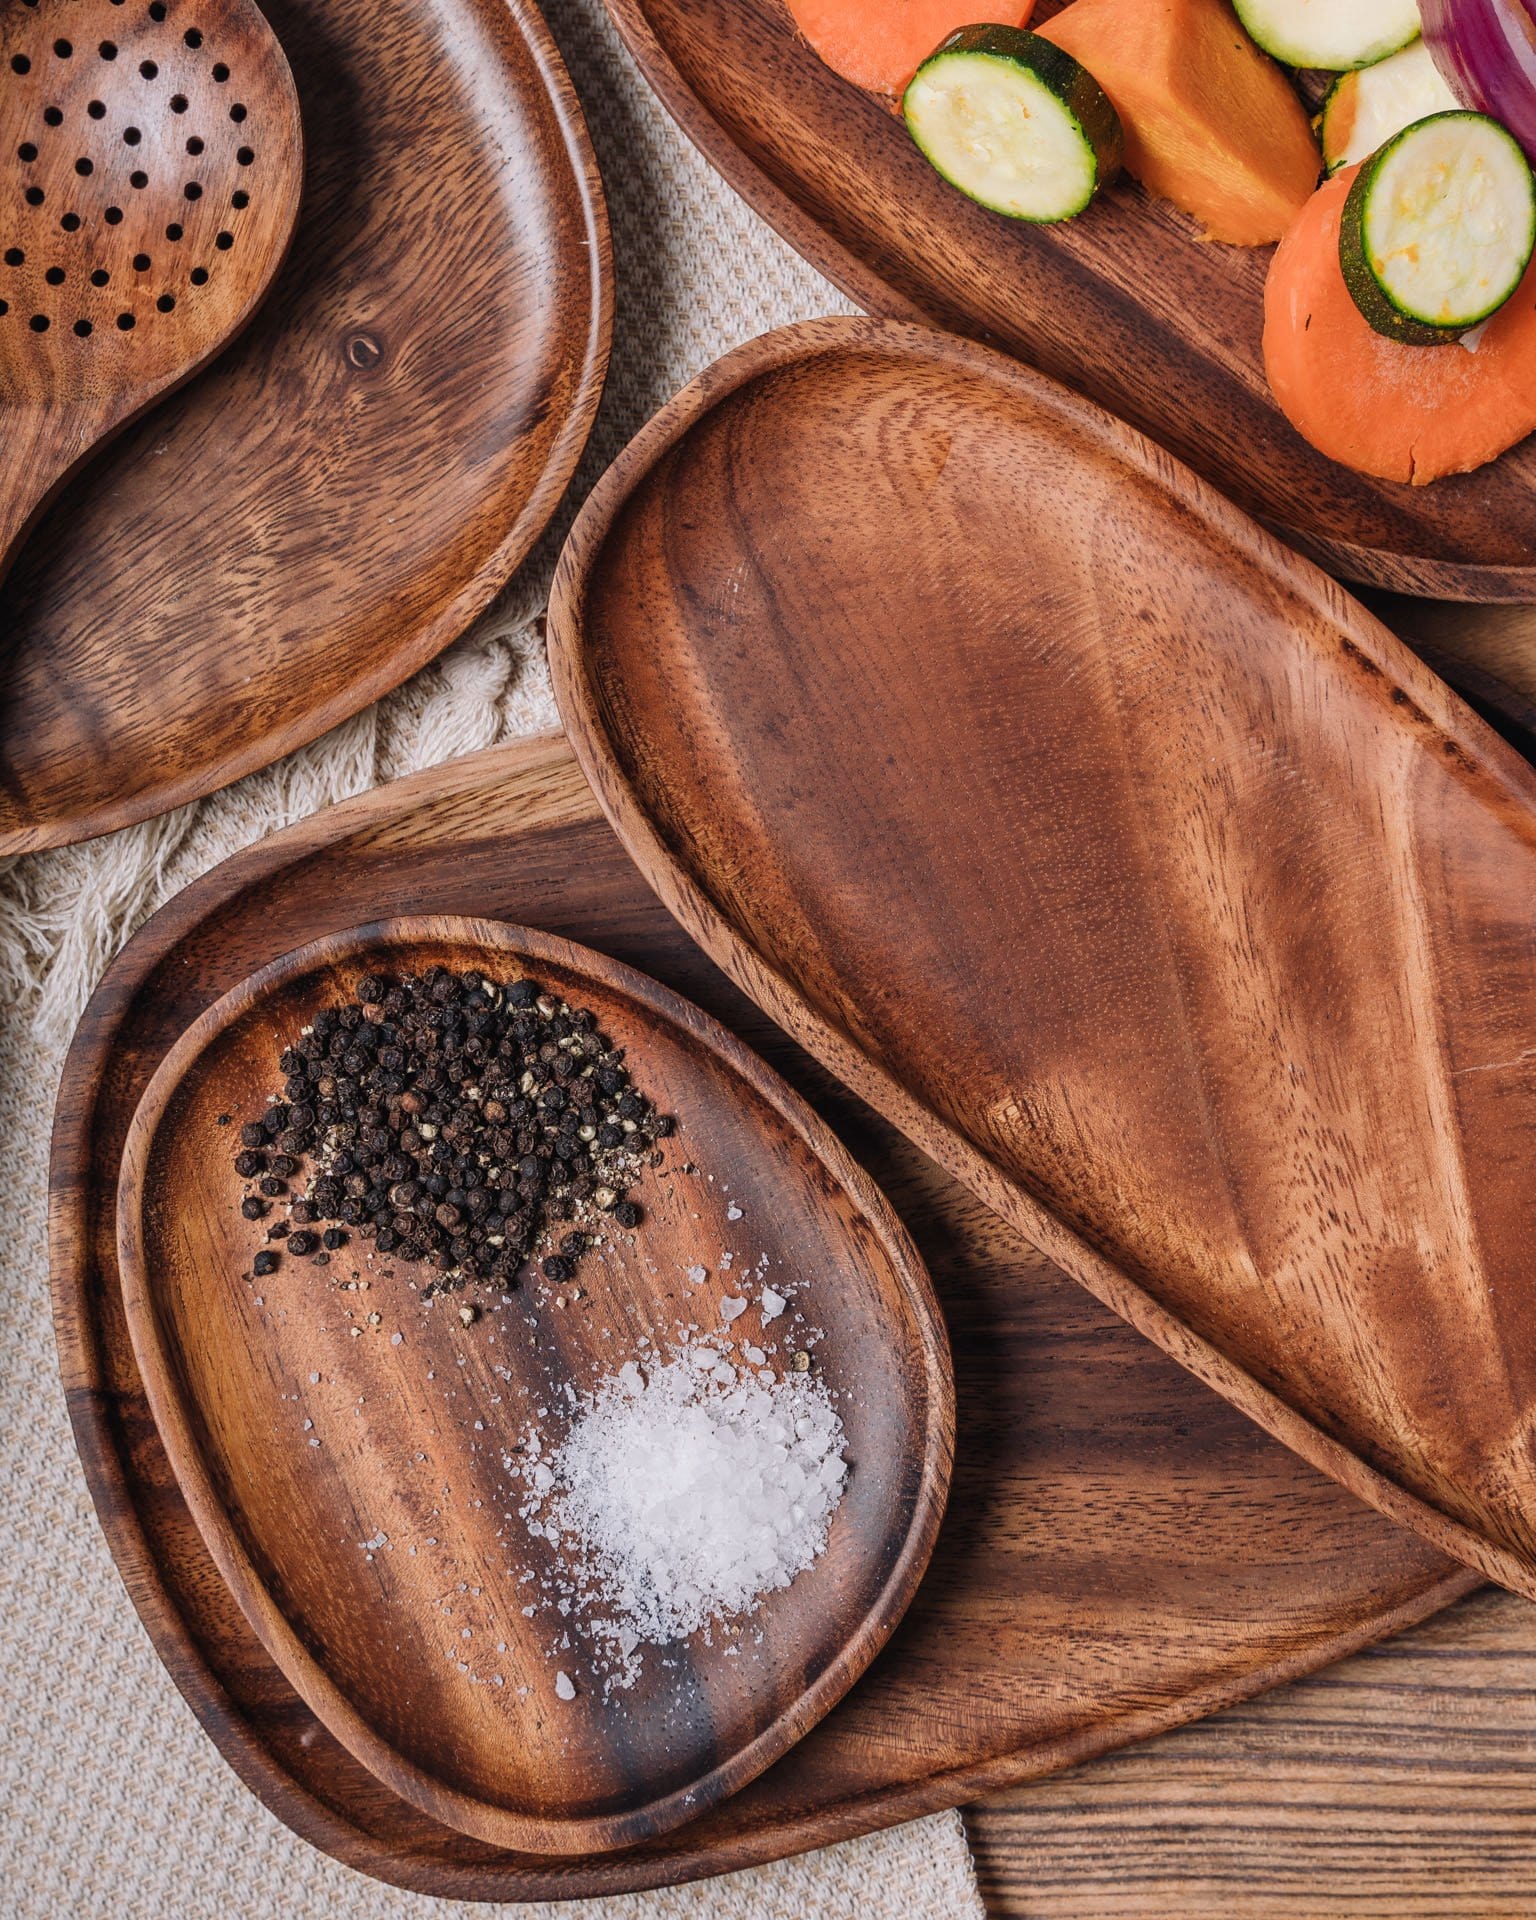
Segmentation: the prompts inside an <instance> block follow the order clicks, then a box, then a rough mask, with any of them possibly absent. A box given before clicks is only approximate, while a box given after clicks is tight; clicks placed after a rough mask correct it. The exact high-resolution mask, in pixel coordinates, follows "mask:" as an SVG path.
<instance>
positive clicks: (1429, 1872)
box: [966, 1588, 1536, 1920]
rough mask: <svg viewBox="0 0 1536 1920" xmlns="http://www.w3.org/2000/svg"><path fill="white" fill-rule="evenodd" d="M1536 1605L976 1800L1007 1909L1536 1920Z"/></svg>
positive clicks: (1265, 1917) (1014, 1915)
mask: <svg viewBox="0 0 1536 1920" xmlns="http://www.w3.org/2000/svg"><path fill="white" fill-rule="evenodd" d="M1533 1682H1536V1608H1533V1607H1532V1605H1531V1604H1530V1603H1529V1602H1528V1601H1525V1600H1521V1599H1518V1598H1516V1597H1515V1596H1514V1595H1512V1594H1506V1593H1502V1592H1499V1591H1497V1590H1495V1589H1493V1588H1485V1589H1483V1590H1482V1591H1480V1592H1479V1593H1477V1594H1474V1595H1473V1596H1472V1597H1471V1598H1470V1599H1468V1600H1464V1601H1462V1602H1461V1603H1460V1604H1459V1605H1458V1606H1455V1607H1452V1608H1450V1609H1449V1610H1448V1611H1447V1612H1445V1613H1442V1614H1439V1615H1437V1616H1436V1617H1435V1618H1434V1619H1432V1620H1430V1621H1427V1622H1426V1623H1425V1624H1424V1625H1422V1626H1420V1627H1416V1628H1414V1629H1412V1630H1411V1631H1409V1632H1408V1633H1405V1634H1401V1635H1399V1637H1398V1638H1397V1639H1395V1640H1389V1641H1387V1642H1385V1643H1384V1644H1383V1645H1381V1646H1378V1647H1374V1648H1372V1649H1371V1650H1370V1651H1369V1652H1367V1653H1362V1654H1357V1655H1355V1656H1354V1657H1353V1658H1352V1659H1349V1660H1346V1661H1343V1662H1341V1663H1340V1664H1339V1665H1338V1666H1335V1667H1330V1668H1327V1669H1325V1670H1324V1671H1323V1672H1321V1673H1318V1674H1314V1675H1313V1676H1312V1677H1311V1678H1309V1679H1307V1680H1303V1681H1299V1682H1296V1683H1295V1684H1293V1685H1291V1686H1287V1687H1282V1688H1279V1689H1277V1690H1276V1691H1275V1692H1274V1693H1270V1694H1265V1695H1263V1696H1261V1697H1260V1698H1259V1699H1257V1700H1253V1701H1250V1702H1248V1703H1247V1704H1246V1705H1244V1706H1241V1707H1235V1708H1232V1709H1230V1710H1229V1711H1227V1712H1224V1713H1219V1714H1215V1715H1213V1716H1212V1717H1211V1718H1210V1719H1208V1720H1203V1721H1200V1722H1197V1723H1196V1724H1195V1725H1193V1726H1190V1727H1187V1728H1184V1729H1183V1730H1181V1731H1180V1732H1177V1733H1172V1734H1167V1735H1165V1736H1163V1737H1162V1738H1161V1739H1157V1740H1152V1741H1148V1742H1146V1743H1144V1744H1143V1745H1140V1746H1136V1747H1131V1748H1128V1749H1126V1750H1125V1751H1124V1752H1121V1753H1119V1754H1116V1755H1114V1756H1112V1757H1111V1758H1108V1759H1105V1760H1102V1761H1099V1762H1097V1763H1095V1764H1092V1765H1089V1766H1087V1767H1082V1768H1079V1769H1078V1770H1076V1771H1075V1772H1072V1773H1067V1774H1061V1775H1058V1776H1057V1777H1056V1778H1054V1779H1051V1780H1045V1781H1041V1782H1040V1783H1038V1784H1037V1785H1035V1786H1033V1787H1021V1788H1018V1789H1015V1790H1014V1791H1012V1792H1010V1793H1006V1794H1001V1795H999V1796H997V1797H996V1798H995V1799H992V1800H989V1801H987V1802H986V1803H984V1804H982V1805H979V1806H976V1807H973V1808H971V1809H969V1810H968V1811H967V1814H966V1827H967V1831H968V1832H969V1834H970V1839H971V1845H972V1848H973V1849H974V1851H975V1855H976V1864H977V1868H978V1871H979V1874H980V1878H981V1885H982V1892H983V1896H984V1898H985V1900H986V1905H987V1912H988V1914H989V1915H991V1916H994V1920H1217V1917H1218V1916H1219V1917H1220V1920H1346V1916H1347V1920H1453V1917H1454V1920H1530V1917H1531V1915H1533V1914H1536V1686H1533Z"/></svg>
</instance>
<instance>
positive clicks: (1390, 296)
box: [1339, 112, 1536, 346]
mask: <svg viewBox="0 0 1536 1920" xmlns="http://www.w3.org/2000/svg"><path fill="white" fill-rule="evenodd" d="M1533 245H1536V182H1533V181H1532V178H1531V169H1530V163H1529V162H1528V161H1527V159H1526V157H1525V154H1524V153H1523V152H1522V150H1521V148H1520V145H1519V143H1518V141H1516V140H1515V138H1514V137H1513V135H1512V134H1510V133H1508V132H1506V130H1505V129H1504V128H1503V127H1501V126H1500V125H1499V123H1498V121H1497V120H1490V119H1489V118H1488V117H1487V115H1486V114H1481V113H1462V112H1456V113H1436V114H1432V115H1431V116H1430V118H1429V119H1427V120H1420V121H1418V122H1417V124H1416V125H1414V126H1411V127H1408V128H1405V129H1404V131H1403V132H1402V133H1399V134H1396V135H1394V137H1393V138H1392V139H1390V140H1389V141H1388V142H1387V143H1386V145H1385V146H1384V147H1382V148H1381V149H1380V151H1379V152H1377V153H1375V154H1373V155H1372V156H1371V158H1370V159H1369V160H1367V161H1366V163H1365V165H1364V166H1362V167H1361V169H1360V171H1359V173H1358V174H1357V175H1356V176H1355V183H1354V185H1353V186H1352V187H1351V188H1350V190H1349V197H1348V199H1347V200H1346V201H1345V202H1344V215H1343V220H1342V222H1341V224H1340V228H1339V261H1340V264H1341V265H1342V267H1343V269H1344V280H1345V284H1346V285H1347V286H1348V288H1349V291H1350V293H1351V295H1352V296H1353V297H1354V302H1355V305H1356V306H1357V307H1358V308H1359V309H1360V311H1361V312H1362V313H1363V314H1364V315H1365V317H1366V319H1367V320H1369V321H1370V323H1371V325H1372V326H1373V327H1374V328H1375V329H1376V331H1377V332H1378V333H1384V334H1386V335H1387V337H1388V338H1389V339H1392V340H1401V341H1403V342H1405V343H1406V344H1407V345H1410V346H1433V345H1436V344H1438V343H1439V342H1441V341H1445V340H1455V339H1458V338H1459V337H1460V336H1461V335H1462V334H1463V333H1465V332H1466V331H1467V330H1468V329H1469V328H1470V327H1475V326H1476V325H1477V324H1478V322H1479V321H1481V320H1486V319H1487V318H1488V316H1489V314H1490V313H1494V312H1496V311H1497V310H1498V309H1499V308H1500V307H1501V306H1503V304H1504V302H1505V301H1506V300H1507V299H1508V298H1509V296H1510V295H1511V294H1512V293H1513V292H1514V290H1515V288H1516V287H1517V286H1519V284H1520V281H1521V277H1522V276H1523V275H1524V273H1525V269H1526V267H1527V266H1528V265H1529V264H1530V258H1531V249H1532V247H1533Z"/></svg>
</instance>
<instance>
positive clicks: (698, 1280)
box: [688, 1267, 709, 1287]
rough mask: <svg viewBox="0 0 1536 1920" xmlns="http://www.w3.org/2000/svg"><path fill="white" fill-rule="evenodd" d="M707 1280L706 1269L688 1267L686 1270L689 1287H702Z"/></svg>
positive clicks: (707, 1269)
mask: <svg viewBox="0 0 1536 1920" xmlns="http://www.w3.org/2000/svg"><path fill="white" fill-rule="evenodd" d="M708 1278H709V1268H708V1267H690V1268H689V1269H688V1280H689V1284H690V1285H691V1286H695V1287H702V1286H703V1284H704V1282H705V1281H706V1280H707V1279H708Z"/></svg>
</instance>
